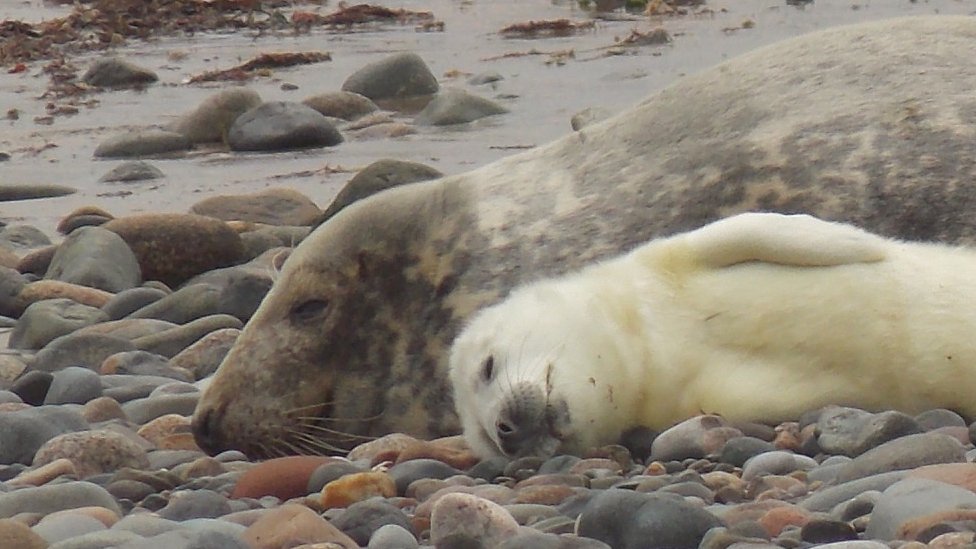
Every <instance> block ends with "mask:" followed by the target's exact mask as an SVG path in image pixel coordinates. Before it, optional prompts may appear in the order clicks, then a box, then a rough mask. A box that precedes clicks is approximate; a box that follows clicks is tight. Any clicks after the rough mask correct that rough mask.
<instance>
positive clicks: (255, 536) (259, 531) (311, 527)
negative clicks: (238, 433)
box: [243, 456, 359, 549]
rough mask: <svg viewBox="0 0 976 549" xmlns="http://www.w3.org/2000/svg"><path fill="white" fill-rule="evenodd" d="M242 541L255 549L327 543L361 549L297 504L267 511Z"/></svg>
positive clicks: (246, 531) (247, 531)
mask: <svg viewBox="0 0 976 549" xmlns="http://www.w3.org/2000/svg"><path fill="white" fill-rule="evenodd" d="M299 457H303V456H299ZM304 457H307V456H304ZM282 459H285V458H282ZM243 539H244V541H245V542H246V543H247V544H248V545H250V546H251V547H253V548H254V549H289V548H291V547H297V546H300V545H303V544H306V543H324V542H331V543H335V544H338V545H339V546H340V547H343V548H344V549H358V548H359V546H358V545H357V544H356V542H355V541H353V540H352V539H351V538H350V537H349V536H347V535H345V534H343V533H342V532H341V531H340V530H339V529H338V528H336V527H335V526H332V525H331V524H329V521H327V520H325V519H324V518H322V517H320V516H319V515H318V514H317V513H316V512H315V511H312V510H311V509H309V508H308V507H305V506H304V505H297V504H285V505H282V506H281V507H278V508H277V509H272V510H270V511H268V512H267V513H265V514H264V515H262V516H261V518H259V519H258V520H257V521H255V522H254V524H252V525H251V526H249V527H248V528H247V530H245V531H244V535H243Z"/></svg>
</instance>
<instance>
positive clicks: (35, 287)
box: [13, 280, 112, 316]
mask: <svg viewBox="0 0 976 549" xmlns="http://www.w3.org/2000/svg"><path fill="white" fill-rule="evenodd" d="M59 297H63V298H67V299H71V300H73V301H77V302H78V303H81V304H82V305H89V306H91V307H101V306H103V305H105V304H106V303H107V302H108V300H109V298H111V297H112V294H110V293H109V292H106V291H103V290H98V289H95V288H89V287H87V286H80V285H78V284H72V283H70V282H61V281H60V280H37V281H35V282H31V283H29V284H27V285H25V286H24V287H23V288H22V289H21V291H20V293H18V294H17V298H16V300H15V302H14V304H13V309H14V310H15V311H16V313H15V316H19V315H20V314H21V312H23V311H24V309H26V308H27V307H29V306H30V305H31V304H32V303H35V302H37V301H43V300H45V299H57V298H59Z"/></svg>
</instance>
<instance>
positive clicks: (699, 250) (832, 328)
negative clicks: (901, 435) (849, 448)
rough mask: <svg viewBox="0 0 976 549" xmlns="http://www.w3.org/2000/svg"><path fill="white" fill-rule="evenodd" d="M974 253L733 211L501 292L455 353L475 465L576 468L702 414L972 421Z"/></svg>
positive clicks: (455, 378)
mask: <svg viewBox="0 0 976 549" xmlns="http://www.w3.org/2000/svg"><path fill="white" fill-rule="evenodd" d="M974 302H976V249H974V248H965V247H953V246H947V245H944V244H930V243H907V242H903V241H897V240H890V239H885V238H882V237H880V236H877V235H874V234H871V233H867V232H865V231H862V230H860V229H858V228H855V227H853V226H851V225H845V224H841V223H830V222H827V221H821V220H819V219H816V218H814V217H810V216H806V215H792V216H786V215H781V214H772V213H745V214H739V215H736V216H733V217H729V218H726V219H723V220H720V221H716V222H715V223H711V224H709V225H706V226H705V227H703V228H701V229H697V230H695V231H691V232H688V233H682V234H679V235H676V236H671V237H667V238H662V239H656V240H652V241H651V242H649V243H647V244H645V245H643V246H640V247H638V248H636V249H635V250H633V251H631V252H630V253H628V254H626V255H624V256H622V257H619V258H616V259H613V260H610V261H606V262H602V263H598V264H596V265H591V266H589V267H587V268H586V269H584V270H582V271H580V272H575V273H572V274H569V275H564V276H562V277H558V278H555V279H546V280H541V281H537V282H534V283H531V284H528V285H526V286H524V287H519V288H518V289H516V290H515V291H514V292H513V293H512V294H511V295H510V296H509V297H508V298H506V299H505V300H504V301H502V302H501V303H498V304H495V305H493V306H491V307H488V308H486V309H483V310H482V311H480V312H479V313H478V314H477V315H476V316H475V318H474V320H472V322H471V323H470V324H468V326H467V327H466V328H465V329H464V330H463V331H462V332H461V334H460V335H459V336H458V338H457V339H456V340H455V342H454V344H453V346H452V350H451V360H450V365H451V370H450V376H451V382H452V384H453V388H454V397H455V403H456V405H457V410H458V415H459V416H460V418H461V423H462V425H463V428H464V434H465V437H466V438H467V439H468V444H469V445H470V446H471V448H472V449H474V450H475V451H476V452H477V453H478V454H480V455H482V456H484V457H491V456H496V455H504V456H508V457H522V456H541V457H548V456H551V455H553V454H555V453H571V454H581V453H583V452H584V451H585V450H587V449H589V448H593V447H596V446H601V445H604V444H612V443H614V442H617V441H618V440H620V437H621V435H622V434H623V432H624V431H625V430H627V429H628V428H631V427H636V426H646V427H651V428H654V429H659V430H664V429H666V428H668V427H670V426H671V425H674V424H676V423H678V422H679V421H681V420H684V419H687V418H690V417H692V416H695V415H698V414H701V413H709V414H718V415H721V416H724V417H725V418H726V419H730V420H733V421H760V422H765V423H770V424H773V425H775V424H776V423H778V422H781V421H786V420H790V419H796V418H798V417H800V415H801V414H802V413H803V412H806V411H810V410H815V409H818V408H821V407H823V406H826V405H827V404H845V405H851V406H857V407H860V408H864V409H869V410H902V411H904V412H908V413H913V414H918V413H921V412H922V411H925V410H931V409H933V408H950V409H954V410H957V411H960V412H962V413H963V414H965V415H968V416H969V417H971V418H974V417H976V400H974V399H973V397H972V395H973V393H974V392H976V340H974V339H973V334H974V333H976V310H974V309H973V307H972V303H974Z"/></svg>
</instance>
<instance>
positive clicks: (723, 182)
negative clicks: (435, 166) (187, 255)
mask: <svg viewBox="0 0 976 549" xmlns="http://www.w3.org/2000/svg"><path fill="white" fill-rule="evenodd" d="M973 51H976V19H974V18H971V17H918V18H911V19H897V20H888V21H883V22H878V23H871V24H866V25H858V26H851V27H846V28H837V29H833V30H828V31H824V32H820V33H816V34H811V35H808V36H804V37H800V38H796V39H792V40H790V41H786V42H783V43H780V44H776V45H774V46H771V47H767V48H764V49H760V50H757V51H755V52H753V53H750V54H747V55H745V56H742V57H740V58H738V59H734V60H731V61H729V62H726V63H723V64H721V65H718V66H716V67H715V68H713V69H710V70H708V71H706V72H704V73H702V74H699V75H697V76H689V77H685V78H682V79H681V80H680V81H678V82H677V83H675V84H674V85H672V86H670V87H668V88H666V89H664V90H663V91H661V92H659V93H656V94H655V95H653V96H651V97H650V98H649V99H647V100H645V101H644V102H643V103H641V104H639V105H638V106H636V107H635V108H633V109H631V110H629V111H627V112H624V113H622V114H621V115H619V116H617V117H614V118H612V119H609V120H607V121H605V122H603V123H600V124H595V125H592V126H587V127H586V128H584V129H583V130H581V131H579V132H576V133H573V134H570V135H568V136H566V137H565V138H562V139H560V140H558V141H556V142H554V143H552V144H549V145H547V146H544V147H540V148H538V149H535V150H532V151H528V152H526V153H524V154H519V155H517V156H513V157H510V158H507V159H503V160H500V161H498V162H495V163H492V164H490V165H488V166H485V167H483V168H480V169H477V170H474V171H472V172H469V173H466V174H462V175H458V176H453V177H446V178H443V179H439V180H436V181H431V182H425V183H418V184H414V185H408V186H405V187H401V188H397V189H391V190H388V191H384V192H382V193H380V194H378V195H376V196H373V197H371V198H369V199H366V200H363V201H361V202H358V203H356V204H353V205H352V206H350V207H348V208H346V209H345V210H343V211H341V212H339V214H337V215H336V216H335V217H334V218H332V219H330V220H329V221H328V222H326V223H324V224H323V225H322V226H320V227H319V228H318V229H316V230H315V231H314V232H313V233H312V234H311V235H310V236H309V237H308V238H307V239H306V240H305V241H304V242H302V244H301V245H300V246H299V247H298V248H297V249H296V251H295V252H294V254H293V255H292V256H291V257H290V258H289V259H288V261H287V263H286V265H285V266H284V268H283V270H282V272H281V275H280V277H279V279H278V281H277V283H276V284H275V287H274V288H273V289H272V290H271V292H270V293H269V294H268V296H267V297H266V298H265V301H264V302H263V304H262V305H261V307H260V308H259V310H258V311H257V312H256V313H255V315H254V317H253V318H252V320H251V321H250V322H249V323H248V325H247V327H246V328H245V329H244V331H243V333H242V334H241V336H240V338H239V339H238V341H237V343H236V344H235V346H234V348H233V349H232V350H231V352H230V353H229V354H228V356H227V358H226V359H225V361H224V363H223V365H222V366H221V368H220V370H219V371H218V373H217V374H216V376H215V377H214V378H213V381H212V383H211V385H210V387H209V388H208V389H207V391H206V392H205V393H204V395H203V396H202V398H201V400H200V404H199V406H198V408H197V412H196V414H195V416H194V429H195V433H196V435H197V440H198V441H199V443H200V444H201V446H202V447H204V448H206V449H208V450H209V451H212V452H216V451H219V450H222V449H226V448H238V449H241V450H243V451H245V452H246V453H248V454H250V455H254V456H266V455H276V454H280V453H291V452H310V451H324V450H325V449H327V448H328V447H348V446H350V445H352V444H355V443H357V442H358V441H359V440H360V439H357V438H355V437H350V436H346V435H348V434H352V435H366V436H370V435H380V434H384V433H388V432H390V431H402V432H407V433H411V434H414V435H419V436H434V435H442V434H447V433H456V432H458V431H459V430H460V426H459V423H458V420H457V417H456V415H455V414H454V413H453V403H452V402H451V397H450V391H449V385H448V376H447V348H448V346H449V345H450V343H451V341H452V338H453V337H454V335H455V334H456V333H457V332H458V330H459V329H460V327H461V326H462V324H463V321H464V319H466V318H467V317H468V316H469V315H470V314H472V313H473V312H475V311H476V310H477V309H479V308H480V307H482V306H484V305H487V304H490V303H493V302H495V301H497V300H498V299H499V298H500V297H501V296H503V295H504V294H505V293H506V292H507V291H508V290H509V289H510V288H512V287H514V286H515V285H517V284H518V283H521V282H525V281H527V280H532V279H537V278H540V277H545V276H551V275H555V274H558V273H561V272H566V271H569V270H572V269H574V268H576V267H580V266H582V265H584V264H586V263H588V262H592V261H594V260H597V259H601V258H605V257H608V256H613V255H618V254H619V253H621V252H623V251H626V250H628V249H631V248H633V247H634V246H636V245H637V244H639V243H643V242H646V241H647V240H649V239H651V238H654V237H659V236H662V235H668V234H673V233H676V232H680V231H685V230H689V229H693V228H697V227H701V226H702V225H704V224H706V223H709V222H711V221H714V220H716V219H719V218H721V217H726V216H728V215H731V214H735V213H738V212H742V211H749V210H770V211H781V212H790V213H795V212H805V213H812V214H815V215H817V216H819V217H822V218H825V219H830V220H840V221H848V222H852V223H854V224H856V225H859V226H861V227H865V228H867V229H869V230H871V231H873V232H876V233H879V234H882V235H886V236H891V237H900V238H904V239H910V240H934V241H943V242H953V243H958V242H970V243H972V242H976V216H974V215H973V213H974V212H976V155H973V154H972V151H973V143H974V142H976V94H973V90H974V89H976V64H974V63H973V62H972V55H971V53H972V52H973Z"/></svg>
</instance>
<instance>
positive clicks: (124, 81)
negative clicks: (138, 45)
mask: <svg viewBox="0 0 976 549" xmlns="http://www.w3.org/2000/svg"><path fill="white" fill-rule="evenodd" d="M81 79H82V80H84V81H85V83H86V84H90V85H92V86H98V87H100V88H133V87H138V86H145V85H146V84H152V83H153V82H155V81H157V80H159V77H158V76H156V73H154V72H153V71H151V70H149V69H147V68H145V67H140V66H138V65H136V64H135V63H131V62H129V61H125V60H124V59H119V58H118V57H108V58H102V59H98V60H96V61H95V62H94V63H92V65H91V66H90V67H88V70H87V71H86V72H85V75H84V76H82V77H81Z"/></svg>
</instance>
